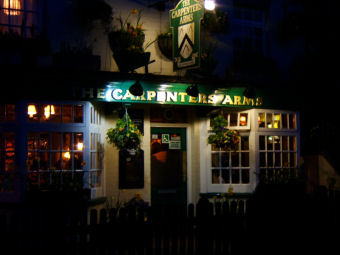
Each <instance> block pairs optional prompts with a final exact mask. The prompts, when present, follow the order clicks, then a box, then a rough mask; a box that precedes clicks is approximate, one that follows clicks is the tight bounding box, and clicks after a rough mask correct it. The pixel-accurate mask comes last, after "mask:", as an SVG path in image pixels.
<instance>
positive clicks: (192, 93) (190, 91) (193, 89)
mask: <svg viewBox="0 0 340 255" xmlns="http://www.w3.org/2000/svg"><path fill="white" fill-rule="evenodd" d="M185 92H187V94H188V95H189V96H191V97H198V94H199V91H198V87H197V85H196V84H193V85H190V86H189V87H188V88H187V89H186V90H185Z"/></svg>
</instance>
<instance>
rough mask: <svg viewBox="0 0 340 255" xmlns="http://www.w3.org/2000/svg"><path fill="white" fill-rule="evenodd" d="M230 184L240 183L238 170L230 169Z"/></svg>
mask: <svg viewBox="0 0 340 255" xmlns="http://www.w3.org/2000/svg"><path fill="white" fill-rule="evenodd" d="M231 182H232V183H240V170H239V169H232V174H231Z"/></svg>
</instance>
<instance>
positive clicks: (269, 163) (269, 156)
mask: <svg viewBox="0 0 340 255" xmlns="http://www.w3.org/2000/svg"><path fill="white" fill-rule="evenodd" d="M273 161H274V158H273V153H272V152H268V153H267V166H273V163H274V162H273Z"/></svg>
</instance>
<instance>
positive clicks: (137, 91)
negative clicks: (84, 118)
mask: <svg viewBox="0 0 340 255" xmlns="http://www.w3.org/2000/svg"><path fill="white" fill-rule="evenodd" d="M129 91H130V93H131V94H132V95H134V96H141V95H143V87H142V85H141V84H140V82H139V81H136V82H135V83H134V84H132V86H131V87H130V88H129Z"/></svg>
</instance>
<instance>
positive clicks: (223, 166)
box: [211, 136, 250, 184]
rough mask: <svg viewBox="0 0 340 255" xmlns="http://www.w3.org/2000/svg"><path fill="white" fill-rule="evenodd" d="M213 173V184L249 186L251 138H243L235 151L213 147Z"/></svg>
mask: <svg viewBox="0 0 340 255" xmlns="http://www.w3.org/2000/svg"><path fill="white" fill-rule="evenodd" d="M211 171H212V175H211V176H212V180H211V183H212V184H228V183H229V184H249V183H250V176H249V173H250V164H249V136H241V141H240V143H239V146H238V148H237V149H236V150H235V151H234V150H232V151H231V150H224V149H221V148H216V147H215V146H211Z"/></svg>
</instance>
